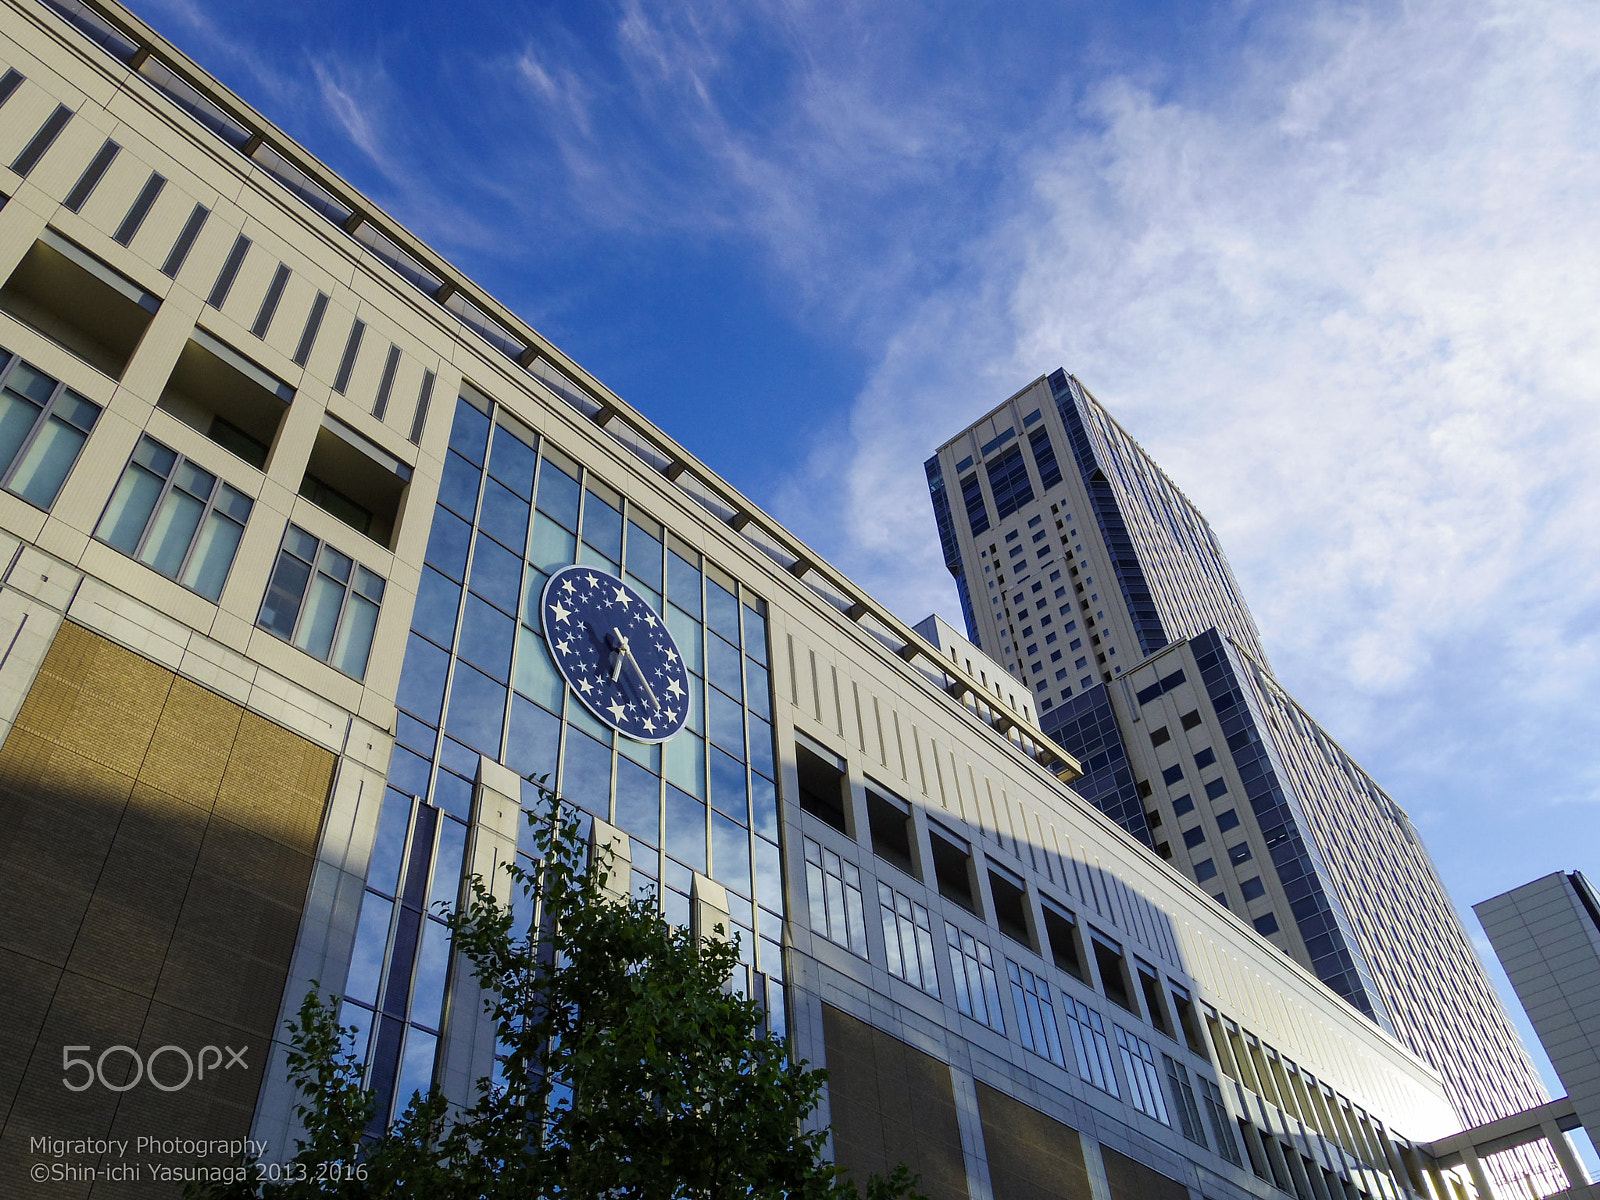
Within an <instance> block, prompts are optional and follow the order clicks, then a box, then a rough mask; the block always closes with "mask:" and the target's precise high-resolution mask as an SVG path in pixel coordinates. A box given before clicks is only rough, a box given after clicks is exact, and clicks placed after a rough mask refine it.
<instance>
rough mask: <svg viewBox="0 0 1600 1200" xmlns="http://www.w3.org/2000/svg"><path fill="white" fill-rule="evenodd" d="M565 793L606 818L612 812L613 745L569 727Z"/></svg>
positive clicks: (563, 764)
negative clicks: (602, 742) (610, 745)
mask: <svg viewBox="0 0 1600 1200" xmlns="http://www.w3.org/2000/svg"><path fill="white" fill-rule="evenodd" d="M561 795H562V796H563V797H564V798H565V799H567V800H570V801H572V802H573V803H574V804H577V805H579V806H581V807H582V808H584V809H586V810H588V811H589V812H591V813H593V814H594V815H595V816H597V817H599V818H601V819H602V820H605V819H606V818H607V817H609V816H610V815H611V748H610V747H609V746H602V745H601V744H600V743H599V742H597V741H595V740H594V739H593V738H592V737H589V736H588V735H587V734H582V733H579V732H578V731H577V730H576V729H573V728H570V727H569V728H568V729H567V751H566V754H565V755H564V756H563V758H562V760H561Z"/></svg>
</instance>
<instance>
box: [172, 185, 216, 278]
mask: <svg viewBox="0 0 1600 1200" xmlns="http://www.w3.org/2000/svg"><path fill="white" fill-rule="evenodd" d="M210 215H211V210H210V209H209V208H207V207H206V206H205V205H204V204H196V205H195V206H194V209H193V210H192V211H191V212H190V213H189V219H188V220H187V221H185V222H184V223H183V229H182V230H180V231H179V233H178V240H177V241H175V242H173V243H172V252H171V253H169V254H168V255H167V261H166V262H164V263H162V264H161V273H162V274H163V275H165V276H166V277H167V278H168V279H176V278H177V275H178V272H179V271H181V270H183V264H184V262H185V261H186V260H187V259H188V257H189V251H191V250H193V249H194V243H195V239H196V238H198V237H199V236H200V231H201V230H202V229H204V228H205V227H206V218H207V217H209V216H210Z"/></svg>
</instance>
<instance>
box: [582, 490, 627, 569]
mask: <svg viewBox="0 0 1600 1200" xmlns="http://www.w3.org/2000/svg"><path fill="white" fill-rule="evenodd" d="M583 540H584V541H586V542H588V543H589V545H591V546H593V547H594V548H595V549H596V550H598V551H600V553H601V554H603V555H605V556H606V558H607V559H608V560H610V561H611V562H618V563H620V562H621V561H622V514H621V513H620V512H618V511H617V510H616V509H615V508H613V507H611V505H610V504H608V503H606V501H604V500H602V499H601V498H600V497H599V496H597V495H595V494H594V493H593V492H591V491H588V490H585V491H584V496H583Z"/></svg>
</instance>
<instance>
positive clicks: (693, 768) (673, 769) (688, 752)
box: [661, 729, 706, 796]
mask: <svg viewBox="0 0 1600 1200" xmlns="http://www.w3.org/2000/svg"><path fill="white" fill-rule="evenodd" d="M663 749H664V751H665V753H663V754H662V756H661V757H662V761H663V765H664V769H665V771H666V775H667V781H668V782H669V783H674V784H677V786H679V787H681V788H683V789H684V791H686V792H693V793H694V794H695V795H696V796H704V795H705V794H706V744H705V741H704V740H703V739H702V738H699V737H697V736H695V735H694V734H693V733H691V732H690V731H689V730H687V729H685V730H683V731H681V732H680V733H679V734H678V735H677V736H676V737H674V738H672V739H671V740H669V741H668V742H667V743H666V745H665V746H664V748H663Z"/></svg>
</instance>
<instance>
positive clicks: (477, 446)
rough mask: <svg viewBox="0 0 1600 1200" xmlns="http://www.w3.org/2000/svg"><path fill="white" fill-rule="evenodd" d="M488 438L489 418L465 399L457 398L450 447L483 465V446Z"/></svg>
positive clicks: (451, 427)
mask: <svg viewBox="0 0 1600 1200" xmlns="http://www.w3.org/2000/svg"><path fill="white" fill-rule="evenodd" d="M488 440H489V418H488V417H486V416H484V415H483V414H482V413H481V412H479V411H478V410H477V409H476V408H474V407H473V406H472V405H471V404H469V403H467V401H466V400H465V399H457V400H456V416H455V421H454V423H453V424H452V425H451V426H450V448H451V449H452V450H456V451H459V452H460V453H461V454H464V455H466V457H467V458H468V459H469V460H470V461H471V462H474V463H477V464H478V465H479V466H482V465H483V447H484V443H486V442H487V441H488Z"/></svg>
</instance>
